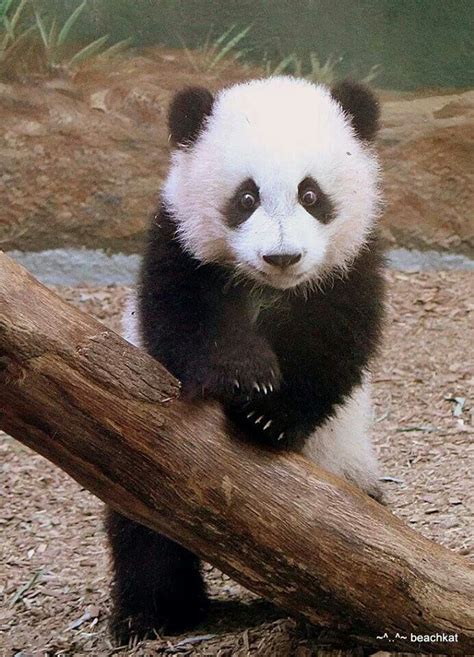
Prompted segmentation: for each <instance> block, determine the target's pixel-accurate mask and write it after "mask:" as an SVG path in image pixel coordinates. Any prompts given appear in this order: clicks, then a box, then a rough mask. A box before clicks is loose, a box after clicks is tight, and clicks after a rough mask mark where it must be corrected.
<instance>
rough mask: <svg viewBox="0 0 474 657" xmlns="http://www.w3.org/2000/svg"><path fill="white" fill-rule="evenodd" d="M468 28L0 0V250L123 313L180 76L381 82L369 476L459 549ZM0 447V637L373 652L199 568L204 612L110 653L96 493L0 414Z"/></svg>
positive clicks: (22, 654)
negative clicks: (381, 205)
mask: <svg viewBox="0 0 474 657" xmlns="http://www.w3.org/2000/svg"><path fill="white" fill-rule="evenodd" d="M473 34H474V2H473V1H472V0H338V2H333V0H292V1H291V2H287V1H282V0H252V1H250V0H236V1H235V2H227V1H225V0H217V1H214V0H85V1H83V0H0V249H2V250H4V251H6V252H7V253H9V254H10V255H11V256H12V257H14V258H15V259H16V260H18V261H19V262H20V263H22V264H24V265H25V266H26V267H27V268H28V269H29V270H30V271H31V272H32V273H33V274H34V275H36V276H37V277H38V278H40V280H42V281H43V282H44V283H46V284H48V285H50V286H52V287H53V288H54V290H55V291H56V292H57V293H58V294H60V295H61V296H62V297H63V298H64V299H65V300H67V301H68V302H70V303H73V304H76V305H78V306H79V307H80V308H81V309H82V310H84V311H86V312H89V313H92V314H93V315H95V316H96V317H97V318H99V319H100V320H101V321H103V322H104V323H105V324H107V325H108V326H109V327H111V328H113V329H115V330H120V313H121V310H122V308H123V303H124V300H125V299H126V297H127V296H128V295H129V294H130V290H131V286H133V283H134V280H135V276H136V271H137V267H138V263H139V258H140V252H141V249H142V245H143V240H144V235H145V231H146V227H147V223H148V219H149V217H150V215H151V213H152V212H153V210H154V209H155V208H156V205H157V203H158V199H159V193H160V187H161V185H162V182H163V179H164V177H165V175H166V171H167V166H168V158H169V149H168V134H167V127H166V113H167V107H168V103H169V100H170V98H171V97H172V95H173V94H174V92H175V91H176V90H177V89H179V88H181V87H183V86H185V85H204V86H207V87H209V88H210V89H211V90H217V89H219V88H221V87H222V86H224V85H228V84H230V83H234V82H237V81H242V80H246V79H249V78H253V77H256V76H268V75H272V74H280V73H287V74H293V75H297V76H303V77H306V78H308V79H310V80H313V81H315V82H323V83H327V84H329V85H330V84H332V83H333V82H335V81H337V80H340V79H342V78H345V77H347V76H350V77H352V78H354V79H357V80H362V81H365V82H366V83H367V84H369V85H370V86H371V87H372V88H373V89H374V90H375V92H376V93H377V94H378V96H379V97H380V99H381V102H382V129H381V132H380V135H379V137H378V139H377V143H376V147H377V149H378V151H379V153H380V158H381V162H382V165H383V176H384V180H383V186H384V197H385V212H384V216H383V219H382V221H381V233H382V237H383V240H384V244H385V246H386V249H387V257H388V264H389V268H388V272H387V281H388V288H389V298H388V313H387V326H386V335H385V343H384V347H383V350H382V352H381V354H380V357H379V359H378V361H377V363H376V364H375V366H374V368H373V383H374V401H375V417H374V420H375V421H374V439H375V443H376V447H377V451H378V454H379V457H380V460H381V464H382V475H383V476H382V485H383V488H384V493H385V498H386V501H387V504H388V506H389V508H390V509H391V510H392V511H393V512H394V513H396V514H397V515H399V516H400V517H402V518H404V519H405V520H406V522H408V523H410V525H411V526H412V527H414V528H415V529H417V530H419V531H420V532H422V533H424V534H425V535H426V536H428V537H430V538H433V539H434V540H436V541H438V542H440V543H443V544H444V545H445V546H447V547H449V548H451V549H453V550H455V551H456V552H459V553H460V554H463V555H466V556H468V555H472V552H473V548H472V536H473V531H472V510H471V509H470V506H469V503H470V502H469V500H470V497H471V501H472V484H471V483H470V482H472V466H471V465H470V462H469V459H468V458H467V456H468V450H469V446H470V445H471V446H472V440H473V436H474V417H473V410H472V408H473V407H472V389H473V384H474V375H473V372H472V365H471V363H470V357H469V354H470V353H471V351H472V344H474V330H473V323H472V312H473V310H474V305H473V302H472V300H473V298H474V281H473V273H472V270H473V268H474V260H473V258H474V221H473V200H474V199H473V189H474V188H473V180H472V178H473V154H474V149H473V137H474V72H473V61H474V57H473V50H474V49H473V45H474V38H473ZM32 301H33V300H32ZM0 462H1V463H2V465H3V470H2V477H4V480H5V485H4V489H5V492H6V498H7V502H8V504H7V505H6V512H5V514H4V516H3V518H2V519H1V522H2V524H3V526H5V528H6V530H7V531H5V532H4V545H3V548H4V552H3V554H4V559H3V562H4V564H6V568H4V569H3V573H2V578H1V580H0V606H1V607H2V609H3V610H4V611H3V612H2V615H1V617H0V633H1V632H4V645H5V653H2V654H6V655H7V654H8V655H16V656H17V657H29V656H30V655H36V654H41V655H73V654H81V655H84V654H90V655H109V654H110V655H112V654H124V655H142V656H143V657H144V656H145V655H147V656H148V657H151V656H152V655H162V654H186V655H216V656H217V655H220V656H221V657H226V656H229V657H235V656H237V657H240V656H242V657H244V656H247V655H268V657H285V656H288V657H293V656H294V655H296V656H297V657H310V655H321V656H322V655H327V656H328V657H329V656H332V657H334V656H335V655H336V654H337V655H338V657H343V656H344V655H358V656H359V657H360V655H361V654H368V653H367V652H365V653H362V652H361V649H359V648H357V649H354V650H348V649H347V650H346V649H345V648H344V650H342V647H341V646H340V645H339V644H338V639H340V638H341V637H337V636H336V637H332V638H328V637H327V635H325V636H324V637H322V638H321V637H320V636H319V635H318V634H316V635H314V634H310V633H308V632H307V631H306V630H305V629H304V628H301V626H300V625H299V624H298V623H297V622H296V621H295V620H294V619H289V618H287V617H286V615H285V614H284V612H281V611H278V610H276V609H274V608H273V607H272V606H271V605H269V604H267V603H265V602H263V601H260V600H258V599H256V598H255V596H253V595H252V594H250V593H249V592H248V591H245V590H244V589H242V587H240V586H238V585H237V584H235V583H234V582H232V581H231V580H230V579H229V578H228V577H226V576H225V575H222V573H219V572H218V571H216V570H215V569H212V568H210V567H209V568H207V570H206V577H207V581H208V584H209V587H210V590H211V594H212V596H213V597H214V599H215V601H216V608H215V609H214V613H213V617H212V619H211V620H210V623H209V624H207V625H206V626H205V627H203V628H200V629H199V630H198V631H197V632H196V633H195V634H193V635H184V636H181V637H172V638H167V637H165V638H162V637H157V639H156V641H152V642H147V643H146V645H145V644H140V645H137V646H134V647H129V649H127V650H124V651H123V652H120V653H118V652H117V650H116V649H115V648H113V647H112V645H111V643H110V637H109V636H108V633H107V616H108V609H109V593H108V586H109V582H108V571H107V555H106V550H105V546H104V542H103V537H102V532H101V505H100V503H99V501H98V500H97V499H96V498H94V497H93V496H92V495H90V494H89V493H87V492H86V491H84V490H83V489H81V488H80V487H79V486H78V485H77V484H75V483H74V482H73V481H72V480H70V479H68V477H67V476H66V475H65V474H64V473H62V472H61V471H59V470H58V469H56V468H54V467H53V466H52V465H51V464H49V463H47V462H46V461H44V460H43V459H42V458H41V457H40V456H38V455H34V454H32V453H31V452H29V451H28V450H27V449H26V448H25V447H22V446H21V445H20V444H19V443H16V442H15V441H14V440H13V439H11V438H10V437H8V436H6V435H5V434H2V432H0ZM2 485H3V484H2ZM381 629H382V628H381ZM415 629H416V628H414V631H415ZM322 644H326V647H324V646H322ZM329 644H330V645H332V646H338V645H339V648H341V650H340V651H339V650H338V651H336V652H331V651H329V649H328V645H329ZM0 652H1V650H0ZM378 654H379V655H384V656H387V655H388V654H389V653H378Z"/></svg>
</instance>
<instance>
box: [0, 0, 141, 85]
mask: <svg viewBox="0 0 474 657" xmlns="http://www.w3.org/2000/svg"><path fill="white" fill-rule="evenodd" d="M87 4H88V0H83V1H82V2H81V3H80V4H79V5H77V6H76V7H75V8H74V9H73V10H72V11H71V12H70V14H69V15H68V16H67V17H66V18H65V20H64V22H63V23H62V25H60V19H59V18H58V17H57V16H56V15H53V16H52V17H51V16H49V17H48V16H45V15H44V12H42V11H41V10H40V9H39V8H38V5H37V4H36V2H31V0H0V74H5V73H8V72H11V71H12V70H13V69H14V68H18V64H19V63H21V61H22V59H27V56H28V52H29V48H28V47H29V46H30V47H31V46H32V45H36V46H38V45H40V52H39V53H36V54H37V57H36V62H35V63H36V67H37V68H41V69H42V70H46V71H54V70H56V69H58V68H61V69H69V68H73V67H74V66H77V65H78V64H81V63H82V62H84V61H85V60H87V59H90V58H92V57H97V56H101V57H102V58H104V59H105V58H107V59H109V58H111V57H113V56H115V55H117V54H118V53H119V52H121V51H123V50H124V49H125V48H127V47H128V46H129V45H130V42H131V39H124V40H123V41H120V42H118V43H115V44H113V45H112V46H110V47H108V48H106V47H105V46H106V44H107V42H108V40H109V35H108V34H106V35H103V36H100V37H98V38H97V39H95V40H93V41H91V42H90V43H88V44H87V45H85V46H84V47H82V48H80V49H79V50H77V49H76V50H74V47H73V46H72V39H71V32H72V30H73V28H74V26H75V25H76V23H77V22H78V20H79V18H80V17H81V15H82V14H83V12H84V10H85V9H86V6H87ZM31 10H32V11H31ZM30 64H33V62H30ZM32 67H33V66H32ZM32 67H31V68H32Z"/></svg>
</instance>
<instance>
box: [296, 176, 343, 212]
mask: <svg viewBox="0 0 474 657" xmlns="http://www.w3.org/2000/svg"><path fill="white" fill-rule="evenodd" d="M298 201H299V203H300V204H301V205H302V206H303V207H304V209H305V210H306V212H309V214H310V215H312V216H313V217H314V218H315V219H317V220H318V221H320V222H321V223H322V224H328V223H329V222H330V221H331V220H332V219H334V217H335V216H336V208H335V207H334V203H333V202H332V201H331V199H330V198H329V196H328V195H327V194H325V193H324V192H323V190H322V189H321V187H320V186H319V185H318V183H317V182H316V180H314V178H311V177H310V176H308V177H306V178H305V179H304V180H302V181H301V182H300V184H299V185H298Z"/></svg>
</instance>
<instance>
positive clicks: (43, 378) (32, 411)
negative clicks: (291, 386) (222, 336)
mask: <svg viewBox="0 0 474 657" xmlns="http://www.w3.org/2000/svg"><path fill="white" fill-rule="evenodd" d="M0 428H1V429H3V430H4V431H6V432H7V433H8V434H10V435H12V436H14V437H15V438H17V439H18V440H19V441H21V442H23V443H24V444H26V445H28V446H29V447H31V448H32V449H33V450H35V451H37V452H39V453H40V454H42V455H43V456H45V457H46V458H48V459H50V460H51V461H52V462H53V463H55V464H57V465H58V466H59V467H61V468H62V469H63V470H65V471H66V472H67V473H68V474H70V475H71V476H72V477H73V478H74V479H75V480H76V481H78V482H79V483H80V484H81V485H82V486H84V487H86V488H88V489H89V490H90V491H92V492H93V493H94V494H95V495H97V496H98V497H100V498H101V499H102V500H103V501H104V502H106V503H107V504H109V505H110V506H112V507H113V508H115V509H116V510H118V511H120V512H122V513H123V514H125V515H127V516H129V517H130V518H133V519H135V520H137V521H139V522H141V523H143V524H145V525H147V526H149V527H151V528H153V529H155V530H158V531H160V532H162V533H165V534H167V535H168V536H169V537H170V538H172V539H174V540H176V541H178V542H179V543H181V544H182V545H184V546H185V547H187V548H189V549H191V550H193V551H194V552H196V553H197V554H199V555H200V556H201V557H203V558H204V559H206V560H207V561H209V562H210V563H212V564H214V565H215V566H217V567H218V568H220V569H221V570H223V571H224V572H225V573H227V574H228V575H230V576H231V577H233V578H234V579H235V580H237V581H238V582H240V583H241V584H243V585H244V586H246V587H248V588H249V589H251V590H253V591H254V592H256V593H258V594H260V595H262V596H264V597H266V598H268V599H270V600H272V601H273V602H275V603H276V604H277V605H279V606H281V607H283V608H285V609H287V610H289V611H290V612H292V613H294V614H296V615H298V616H299V617H302V618H304V619H306V620H308V621H310V622H311V623H313V624H315V625H318V626H322V627H325V628H332V629H333V630H334V629H336V630H338V631H339V632H340V633H341V634H342V635H343V636H345V637H346V640H348V641H349V640H350V641H353V642H357V643H359V644H365V645H368V646H372V647H375V648H377V649H379V650H382V649H383V648H388V649H390V651H393V650H401V651H408V652H417V651H423V652H431V653H436V652H438V653H443V654H459V655H467V654H470V653H474V606H473V604H472V603H473V600H474V573H473V571H472V570H471V569H470V568H469V566H468V564H467V562H466V561H464V560H463V559H462V558H461V557H459V556H458V555H456V554H454V553H453V552H450V551H449V550H446V549H445V548H442V547H441V546H439V545H436V544H435V543H433V542H431V541H429V540H427V539H425V538H423V537H422V536H420V535H418V534H417V533H415V532H414V531H412V530H411V529H409V528H408V527H406V526H405V525H404V524H403V523H402V522H401V521H400V520H399V519H397V518H396V517H394V516H393V515H392V514H391V513H390V512H389V511H388V510H386V509H385V508H384V507H382V506H381V505H379V504H378V503H376V502H374V501H373V500H371V499H370V498H369V497H367V496H366V495H364V494H362V493H361V492H359V491H358V490H357V489H356V488H354V487H352V486H351V485H349V484H348V483H346V482H344V481H342V480H340V479H338V478H337V477H334V476H331V475H330V474H327V473H325V472H324V471H322V470H320V469H318V468H316V467H315V466H314V465H313V464H311V463H309V462H307V461H306V460H305V459H303V458H302V457H300V456H299V455H297V454H280V453H276V452H271V451H269V450H267V449H263V448H260V447H258V446H256V445H253V444H251V443H249V442H248V441H245V440H244V439H242V437H239V436H238V435H236V434H232V432H231V430H230V427H229V426H227V424H226V420H225V419H224V417H223V415H222V413H221V411H220V409H219V407H218V406H217V405H216V404H208V403H200V404H190V403H185V402H184V401H182V400H181V399H180V398H179V383H178V381H176V379H174V378H173V377H172V376H171V375H170V374H169V373H168V372H167V371H166V370H165V369H164V368H163V367H162V366H161V365H160V364H159V363H157V362H156V361H154V360H153V359H151V358H150V357H149V356H147V355H146V354H145V353H143V352H141V351H140V350H139V349H137V348H135V347H133V346H131V345H129V344H128V343H126V342H125V341H124V340H122V339H121V338H120V337H119V336H118V335H116V334H115V333H114V332H112V331H110V330H108V329H107V328H105V327H104V326H103V325H101V324H100V323H99V322H97V321H95V320H94V319H92V318H91V317H89V316H87V315H85V314H84V313H81V312H79V311H78V310H76V309H74V308H72V307H70V306H69V305H68V304H66V303H64V302H63V301H62V300H60V299H59V298H58V297H57V296H56V295H55V294H54V293H53V292H51V291H49V290H48V289H47V288H45V287H44V286H42V285H41V284H39V283H38V282H37V281H36V280H35V279H34V278H33V277H32V276H30V275H29V274H28V273H27V272H26V271H25V270H24V269H22V268H21V267H20V266H18V265H16V264H15V263H14V262H13V261H12V260H10V259H9V258H8V257H7V256H5V255H4V254H1V253H0ZM443 633H444V636H445V637H446V636H448V635H450V636H451V637H452V638H451V639H446V640H445V641H443V640H442V639H443ZM413 635H416V639H415V640H414V639H413ZM420 635H422V637H423V638H422V639H421V640H420ZM435 635H439V637H441V638H439V637H437V636H435ZM377 637H384V638H381V639H378V638H377ZM427 638H431V639H433V640H432V641H428V642H427Z"/></svg>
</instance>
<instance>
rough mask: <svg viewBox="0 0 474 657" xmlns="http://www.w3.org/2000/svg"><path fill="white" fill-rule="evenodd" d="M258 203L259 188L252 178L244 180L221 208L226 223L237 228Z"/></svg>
mask: <svg viewBox="0 0 474 657" xmlns="http://www.w3.org/2000/svg"><path fill="white" fill-rule="evenodd" d="M259 205H260V193H259V189H258V187H257V185H256V183H255V181H254V180H252V178H247V180H244V181H243V182H242V183H241V184H240V185H239V186H238V187H237V189H236V190H235V192H234V193H233V195H232V196H231V198H230V199H229V200H228V201H227V203H226V205H225V208H224V210H223V215H224V216H225V218H226V222H227V225H228V226H230V228H237V227H238V226H240V224H243V223H244V221H246V220H247V219H248V218H249V217H250V216H251V215H252V214H253V213H254V212H255V210H256V209H257V208H258V206H259Z"/></svg>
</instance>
